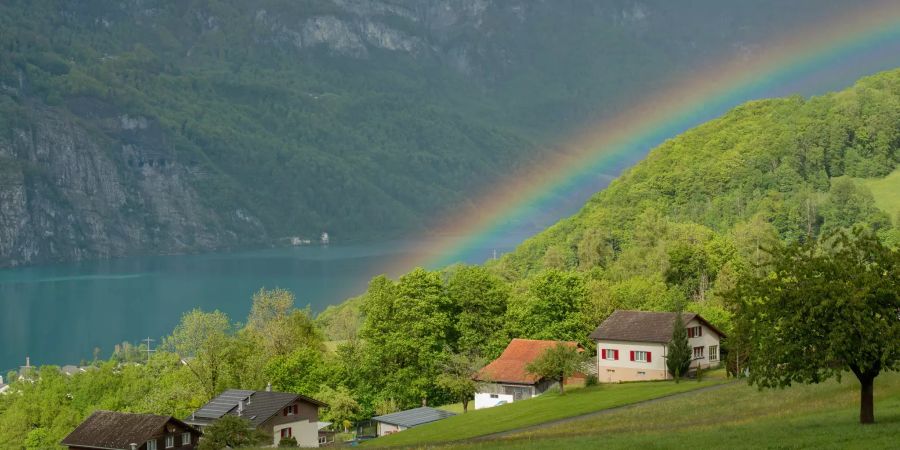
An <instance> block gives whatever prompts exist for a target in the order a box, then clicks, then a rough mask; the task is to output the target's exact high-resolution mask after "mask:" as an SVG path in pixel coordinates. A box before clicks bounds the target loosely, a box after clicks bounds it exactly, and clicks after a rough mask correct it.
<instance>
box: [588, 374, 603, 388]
mask: <svg viewBox="0 0 900 450" xmlns="http://www.w3.org/2000/svg"><path fill="white" fill-rule="evenodd" d="M598 384H600V380H599V379H598V378H597V375H594V374H590V375H588V376H587V379H586V380H584V385H585V387H591V386H596V385H598Z"/></svg>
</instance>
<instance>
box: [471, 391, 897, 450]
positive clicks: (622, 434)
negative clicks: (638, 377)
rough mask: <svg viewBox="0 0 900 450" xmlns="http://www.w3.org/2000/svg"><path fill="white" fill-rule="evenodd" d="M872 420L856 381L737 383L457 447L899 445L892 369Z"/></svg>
mask: <svg viewBox="0 0 900 450" xmlns="http://www.w3.org/2000/svg"><path fill="white" fill-rule="evenodd" d="M875 398H876V406H875V420H876V423H875V424H874V425H865V426H864V425H860V424H859V423H858V422H857V421H858V417H859V416H858V414H859V409H858V408H859V404H858V402H859V384H858V383H857V381H856V379H855V378H854V377H853V376H852V375H850V376H848V377H846V378H844V380H843V383H840V384H839V383H837V382H834V381H830V382H827V383H823V384H820V385H814V386H794V387H791V388H788V389H784V390H774V391H773V390H768V391H759V390H757V389H756V388H753V387H749V386H747V385H745V384H743V383H740V384H734V385H729V386H724V387H722V388H720V389H716V390H713V391H707V392H698V393H697V394H696V395H690V396H682V397H679V398H674V399H670V400H663V401H660V402H655V403H650V404H646V405H638V406H635V407H634V408H628V409H623V410H620V411H617V412H613V413H610V414H607V415H602V416H595V417H592V418H589V419H584V420H577V421H572V422H567V423H564V424H560V425H555V426H548V427H547V428H544V429H540V430H536V431H532V432H528V433H522V434H518V435H513V436H509V437H505V438H503V439H498V440H491V441H483V442H479V443H473V444H469V445H461V446H458V447H459V448H467V449H480V448H509V449H525V448H527V449H563V448H564V449H581V448H583V449H587V448H597V447H598V445H601V444H602V447H603V448H604V449H607V448H684V447H697V448H729V449H733V448H867V449H868V448H900V374H897V373H892V374H882V375H881V376H880V377H878V379H877V380H876V382H875Z"/></svg>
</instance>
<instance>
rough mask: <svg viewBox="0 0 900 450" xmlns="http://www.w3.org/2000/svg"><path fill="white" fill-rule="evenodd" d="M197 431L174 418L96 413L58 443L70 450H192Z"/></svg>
mask: <svg viewBox="0 0 900 450" xmlns="http://www.w3.org/2000/svg"><path fill="white" fill-rule="evenodd" d="M200 435H201V433H200V431H199V430H197V429H196V428H194V427H192V426H190V425H188V424H186V423H184V422H182V421H180V420H178V419H175V418H174V417H168V416H157V415H153V414H130V413H120V412H114V411H96V412H94V413H93V414H91V415H90V417H88V418H87V419H85V420H84V422H82V423H81V424H80V425H78V427H77V428H75V430H73V431H72V432H71V433H69V435H68V436H66V437H65V439H63V440H62V441H61V442H60V445H62V446H65V447H68V448H69V450H87V449H93V450H98V449H99V450H164V449H179V450H181V449H193V448H196V446H197V442H198V441H199V440H200Z"/></svg>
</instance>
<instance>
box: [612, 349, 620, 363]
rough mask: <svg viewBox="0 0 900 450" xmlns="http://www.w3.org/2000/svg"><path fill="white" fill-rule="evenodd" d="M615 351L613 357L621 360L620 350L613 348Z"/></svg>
mask: <svg viewBox="0 0 900 450" xmlns="http://www.w3.org/2000/svg"><path fill="white" fill-rule="evenodd" d="M613 352H614V353H613V359H615V360H616V361H618V360H619V351H618V350H613Z"/></svg>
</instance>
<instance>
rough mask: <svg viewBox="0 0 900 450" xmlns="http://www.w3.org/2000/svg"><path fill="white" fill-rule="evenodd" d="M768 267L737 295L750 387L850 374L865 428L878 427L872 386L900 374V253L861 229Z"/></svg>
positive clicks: (791, 252) (801, 248)
mask: <svg viewBox="0 0 900 450" xmlns="http://www.w3.org/2000/svg"><path fill="white" fill-rule="evenodd" d="M771 264H772V266H771V271H770V272H769V273H768V275H767V276H764V277H761V278H756V277H750V278H747V279H745V280H742V282H741V283H740V284H739V285H738V288H737V290H736V291H735V292H736V294H737V295H738V296H739V298H740V299H741V300H742V304H741V305H742V306H741V309H742V311H741V315H740V320H741V321H743V322H744V323H745V324H746V328H747V330H748V333H749V336H748V337H749V342H750V345H751V349H750V355H751V356H750V367H749V369H750V382H751V383H754V384H756V385H758V386H760V387H761V388H768V387H784V386H790V385H791V384H792V383H819V382H821V381H824V380H826V379H828V378H832V377H836V378H838V379H840V377H841V375H842V374H843V373H844V372H845V371H847V370H849V371H851V372H853V374H854V375H855V376H856V378H857V379H858V380H859V383H860V415H859V419H860V422H861V423H872V422H874V420H875V414H874V404H873V390H874V381H875V378H876V377H877V376H878V375H879V374H880V373H881V372H882V371H887V370H897V369H900V253H898V252H897V251H895V250H891V249H889V248H887V247H885V246H884V245H883V244H882V243H881V242H879V240H878V239H877V238H876V237H875V236H874V235H873V234H872V233H870V232H867V231H864V230H863V229H859V228H858V229H856V230H855V231H854V232H852V233H850V232H846V231H841V232H837V233H836V234H833V235H830V236H829V237H828V238H826V239H823V240H822V241H821V243H820V244H819V245H818V246H816V245H814V244H805V245H800V244H796V245H791V246H788V247H786V248H784V249H780V250H777V251H775V252H774V258H773V260H772V262H771Z"/></svg>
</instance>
